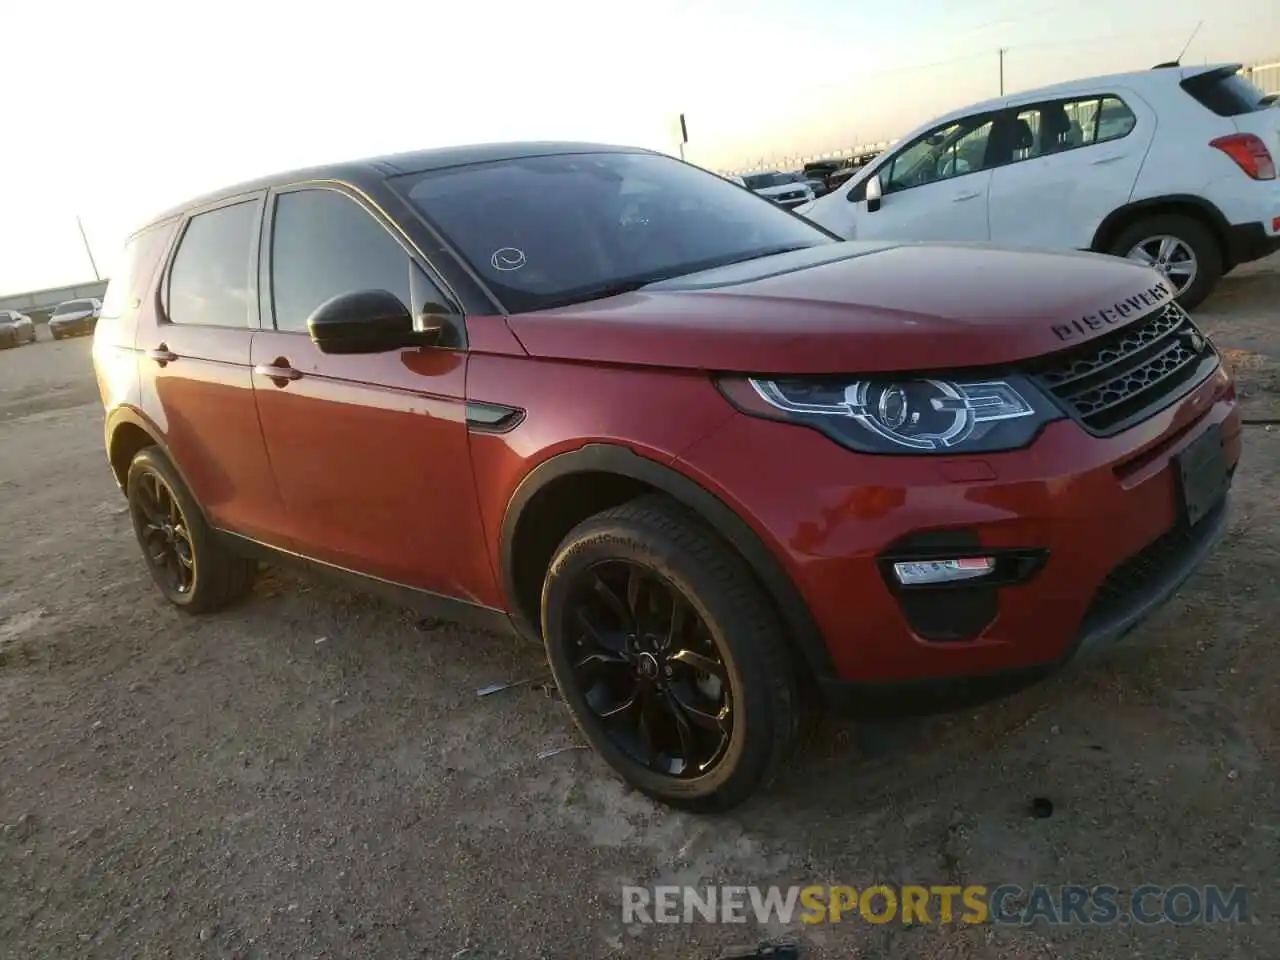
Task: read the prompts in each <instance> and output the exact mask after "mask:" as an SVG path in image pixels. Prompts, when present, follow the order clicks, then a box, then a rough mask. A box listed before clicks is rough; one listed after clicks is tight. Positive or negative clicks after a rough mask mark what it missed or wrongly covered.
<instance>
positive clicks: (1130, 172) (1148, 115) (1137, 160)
mask: <svg viewBox="0 0 1280 960" xmlns="http://www.w3.org/2000/svg"><path fill="white" fill-rule="evenodd" d="M1001 122H1002V123H1012V124H1013V128H1014V129H1013V135H1014V151H1013V155H1012V158H1011V162H1009V163H1007V164H1005V165H1002V166H1000V167H998V168H997V169H996V170H995V172H994V173H993V175H992V180H991V201H990V217H991V239H992V241H993V242H995V243H999V244H1003V245H1007V246H1014V247H1042V248H1046V249H1077V250H1084V249H1088V248H1089V247H1090V246H1091V244H1092V243H1093V238H1094V235H1095V234H1096V233H1097V231H1098V228H1099V226H1101V224H1102V221H1103V220H1105V219H1106V217H1107V216H1108V215H1109V214H1110V213H1111V212H1112V211H1114V210H1117V209H1119V208H1120V207H1123V206H1124V205H1125V204H1127V203H1128V202H1129V198H1130V196H1131V195H1132V193H1133V187H1134V183H1135V182H1136V181H1137V179H1138V172H1139V171H1140V170H1141V169H1142V162H1143V160H1144V159H1145V157H1146V155H1147V149H1148V148H1149V147H1150V146H1151V139H1152V137H1153V135H1154V133H1155V128H1156V117H1155V114H1154V112H1153V111H1152V110H1151V108H1150V107H1148V106H1147V105H1146V103H1144V102H1143V101H1142V100H1140V99H1139V98H1138V97H1136V96H1134V95H1132V94H1129V93H1127V92H1125V91H1107V92H1100V93H1097V94H1093V93H1091V94H1088V95H1084V96H1075V97H1071V98H1063V99H1058V100H1052V101H1047V102H1041V103H1029V104H1024V105H1020V106H1014V107H1011V108H1010V110H1009V111H1008V114H1007V115H1006V116H1005V117H1002V118H1001Z"/></svg>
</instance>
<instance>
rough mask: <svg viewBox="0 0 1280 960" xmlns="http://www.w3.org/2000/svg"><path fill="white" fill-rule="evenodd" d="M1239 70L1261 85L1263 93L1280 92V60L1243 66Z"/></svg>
mask: <svg viewBox="0 0 1280 960" xmlns="http://www.w3.org/2000/svg"><path fill="white" fill-rule="evenodd" d="M1240 72H1241V73H1243V74H1244V75H1245V76H1246V77H1248V78H1249V79H1250V80H1252V81H1253V82H1254V83H1255V84H1256V85H1257V86H1259V87H1261V88H1262V92H1263V93H1280V61H1277V62H1276V63H1260V64H1257V65H1255V66H1252V67H1245V68H1244V69H1243V70H1241V71H1240Z"/></svg>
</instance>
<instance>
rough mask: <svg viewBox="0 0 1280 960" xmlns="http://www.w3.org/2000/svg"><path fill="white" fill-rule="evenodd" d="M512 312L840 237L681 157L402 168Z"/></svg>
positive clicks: (425, 206)
mask: <svg viewBox="0 0 1280 960" xmlns="http://www.w3.org/2000/svg"><path fill="white" fill-rule="evenodd" d="M391 183H392V184H393V186H394V187H395V188H396V189H397V190H399V191H400V192H401V193H402V194H403V195H404V196H406V197H407V198H408V199H409V200H410V202H412V203H413V205H414V206H415V207H416V208H417V209H418V211H419V212H420V213H421V214H422V215H423V216H424V217H425V218H426V219H427V220H428V221H429V222H431V223H432V224H433V225H434V226H435V227H436V228H437V229H438V230H439V231H440V232H441V233H442V234H444V236H445V237H446V238H447V239H448V240H449V241H451V242H452V244H453V246H454V248H455V249H456V250H457V251H458V252H459V253H460V254H461V255H462V256H463V257H464V258H465V259H466V260H467V261H468V263H469V264H470V266H471V267H472V269H474V270H475V271H476V272H477V273H478V274H479V275H480V276H481V277H482V278H483V279H484V281H485V282H486V284H488V286H489V287H490V289H491V290H492V291H493V293H494V295H495V296H497V297H498V299H499V300H500V301H501V302H502V304H503V305H504V306H505V307H506V308H507V310H509V311H510V312H512V313H524V312H527V311H530V310H540V309H546V308H549V307H553V306H561V305H564V304H568V303H575V302H581V301H585V300H591V299H596V298H599V297H604V296H610V295H613V294H615V293H620V292H624V291H625V290H626V289H635V288H636V287H638V286H641V285H643V284H645V283H650V282H655V281H657V280H660V279H665V278H667V277H676V276H682V275H684V274H688V273H694V272H696V271H698V270H705V269H709V268H711V267H715V266H721V265H724V264H728V263H735V262H738V261H742V260H751V259H755V258H757V257H761V256H767V255H770V254H774V253H780V252H783V251H786V250H796V249H801V248H803V247H810V246H815V245H817V244H823V243H835V242H837V241H836V240H835V239H834V238H833V237H832V236H831V235H829V234H828V233H826V232H825V231H823V230H821V229H819V228H818V227H816V226H814V225H813V224H810V223H808V222H807V221H805V220H801V219H800V218H799V217H795V216H793V215H791V214H790V213H787V212H785V211H783V210H781V209H779V208H778V207H777V206H775V205H774V204H772V203H769V202H768V201H766V200H763V199H761V198H760V197H756V196H752V195H751V194H750V193H747V192H746V191H744V190H743V189H742V188H741V187H738V186H735V185H734V184H732V183H729V182H728V181H727V180H723V179H721V178H720V177H717V176H716V175H715V174H711V173H707V172H706V171H703V170H699V169H698V168H696V167H692V166H689V165H688V164H685V163H681V162H680V161H678V160H675V159H672V158H671V157H666V156H662V155H660V154H649V153H579V154H558V155H554V156H544V157H525V158H520V159H515V160H499V161H495V162H492V163H481V164H472V165H468V166H462V167H452V168H449V169H445V170H434V171H430V172H427V173H421V174H409V175H404V176H399V177H393V178H391Z"/></svg>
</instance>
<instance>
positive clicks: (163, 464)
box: [125, 447, 258, 613]
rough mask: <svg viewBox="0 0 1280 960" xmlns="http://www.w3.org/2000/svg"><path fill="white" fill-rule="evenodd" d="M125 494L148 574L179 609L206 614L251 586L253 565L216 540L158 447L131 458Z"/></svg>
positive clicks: (237, 598) (239, 595) (228, 602)
mask: <svg viewBox="0 0 1280 960" xmlns="http://www.w3.org/2000/svg"><path fill="white" fill-rule="evenodd" d="M125 493H126V495H127V496H128V498H129V516H130V518H131V519H132V520H133V532H134V534H135V535H136V536H137V538H138V545H139V546H140V547H141V548H142V554H143V556H144V557H145V558H146V561H147V569H148V570H149V571H150V572H151V578H152V579H153V580H154V581H155V582H156V586H157V587H159V588H160V592H161V593H163V594H164V597H165V599H166V600H168V601H169V602H170V603H172V604H173V605H174V606H176V607H177V608H178V609H179V610H182V611H184V612H186V613H211V612H213V611H215V610H220V609H222V608H223V607H225V606H228V605H229V604H231V603H234V602H235V601H236V600H239V599H240V598H241V597H243V596H244V595H245V594H247V593H248V592H249V591H250V589H252V587H253V581H254V577H255V575H256V574H257V569H258V566H257V564H256V563H255V562H254V561H253V560H251V559H249V558H247V557H241V556H238V555H236V554H234V553H232V552H231V550H230V549H228V547H227V546H226V545H225V544H224V543H223V542H222V541H221V540H219V538H218V537H217V535H216V534H215V533H214V531H213V530H211V529H210V528H209V526H208V524H207V523H206V522H205V519H204V514H203V512H202V511H201V510H200V507H199V506H198V505H197V502H196V500H195V498H194V497H193V496H192V494H191V492H190V491H189V490H188V489H187V486H186V484H185V483H183V481H182V477H181V476H180V475H179V474H178V471H177V470H175V469H174V467H173V465H172V464H171V463H170V462H169V460H168V458H167V457H165V455H164V454H163V453H162V452H161V451H160V450H159V448H157V447H146V448H145V449H143V450H140V451H138V453H137V454H136V455H135V456H134V458H133V462H132V463H131V464H130V465H129V475H128V477H127V479H126V482H125Z"/></svg>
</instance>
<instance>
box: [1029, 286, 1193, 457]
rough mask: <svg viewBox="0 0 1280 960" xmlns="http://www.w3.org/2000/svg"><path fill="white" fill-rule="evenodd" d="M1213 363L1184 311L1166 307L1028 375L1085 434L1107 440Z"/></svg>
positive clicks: (1180, 392)
mask: <svg viewBox="0 0 1280 960" xmlns="http://www.w3.org/2000/svg"><path fill="white" fill-rule="evenodd" d="M1217 366H1218V355H1217V353H1216V352H1215V351H1214V349H1213V345H1212V344H1210V343H1209V341H1208V340H1207V339H1206V338H1205V337H1204V336H1202V335H1201V333H1200V331H1199V330H1197V329H1196V326H1195V324H1194V323H1192V321H1191V318H1190V317H1189V316H1187V313H1186V311H1184V310H1183V309H1182V308H1181V307H1179V306H1178V305H1177V304H1176V303H1170V304H1168V305H1167V306H1165V307H1162V308H1161V309H1160V310H1158V311H1156V312H1155V313H1153V314H1151V315H1150V316H1149V317H1146V318H1145V319H1143V320H1139V321H1138V322H1136V323H1134V324H1132V325H1130V326H1128V327H1125V328H1124V329H1123V330H1117V331H1116V332H1115V333H1112V334H1109V335H1108V336H1106V337H1103V338H1101V339H1099V340H1095V341H1094V342H1092V343H1087V344H1084V345H1082V346H1080V347H1078V348H1077V349H1075V350H1070V351H1067V352H1065V353H1060V354H1057V355H1055V356H1052V357H1049V358H1047V360H1046V361H1045V362H1044V363H1043V364H1042V365H1040V367H1039V368H1038V369H1037V370H1036V371H1034V372H1035V373H1036V374H1037V379H1038V381H1039V383H1040V385H1041V386H1042V387H1044V388H1045V389H1046V390H1048V392H1049V393H1051V394H1052V395H1053V396H1054V397H1055V398H1057V400H1058V401H1059V402H1060V403H1061V404H1062V405H1063V406H1064V407H1065V408H1066V409H1067V411H1068V412H1069V413H1070V414H1071V415H1072V416H1073V417H1075V419H1076V420H1077V421H1079V422H1080V424H1081V425H1082V426H1084V428H1085V429H1086V430H1088V431H1089V432H1090V433H1092V434H1094V435H1096V436H1108V435H1110V434H1113V433H1119V432H1120V431H1121V430H1124V429H1127V428H1128V427H1131V426H1133V425H1134V424H1135V423H1141V422H1142V421H1143V420H1145V419H1147V418H1148V417H1150V416H1153V415H1154V414H1156V413H1158V412H1159V411H1160V410H1163V409H1164V408H1165V407H1167V406H1168V405H1169V404H1171V403H1173V402H1175V401H1176V400H1178V399H1180V398H1181V397H1183V396H1185V395H1186V394H1187V393H1189V392H1190V391H1191V390H1192V389H1194V388H1195V387H1196V386H1197V385H1198V384H1200V383H1202V382H1203V381H1204V380H1205V378H1206V377H1208V376H1209V375H1210V374H1211V373H1213V371H1214V370H1215V369H1217Z"/></svg>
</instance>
